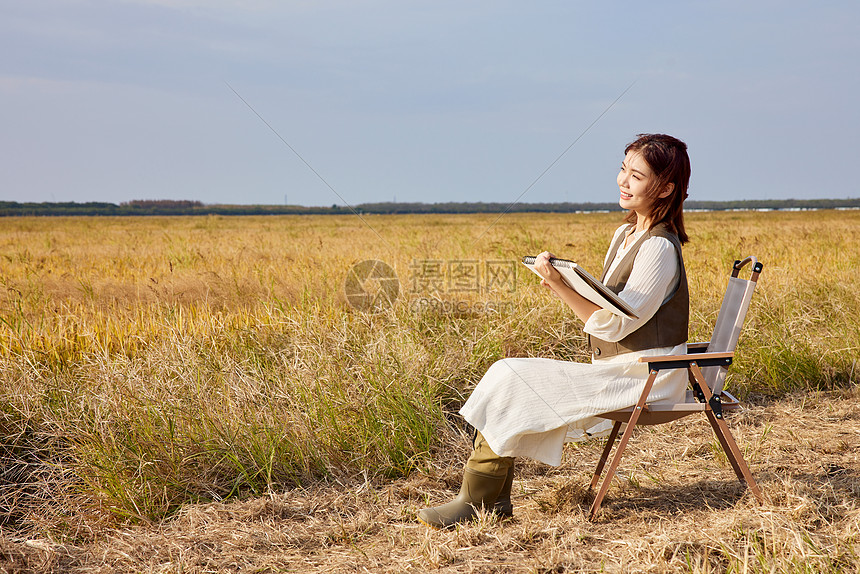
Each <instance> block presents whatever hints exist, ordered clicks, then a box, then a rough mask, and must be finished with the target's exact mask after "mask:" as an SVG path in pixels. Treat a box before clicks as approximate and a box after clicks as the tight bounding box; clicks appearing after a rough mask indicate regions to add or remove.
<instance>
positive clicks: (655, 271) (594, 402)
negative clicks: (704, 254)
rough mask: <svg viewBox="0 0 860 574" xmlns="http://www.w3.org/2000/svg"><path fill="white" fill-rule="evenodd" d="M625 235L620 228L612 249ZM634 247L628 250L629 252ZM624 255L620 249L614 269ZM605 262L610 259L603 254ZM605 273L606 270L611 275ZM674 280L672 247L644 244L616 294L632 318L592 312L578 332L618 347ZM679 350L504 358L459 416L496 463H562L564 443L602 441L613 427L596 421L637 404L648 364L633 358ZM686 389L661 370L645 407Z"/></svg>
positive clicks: (681, 378) (678, 397)
mask: <svg viewBox="0 0 860 574" xmlns="http://www.w3.org/2000/svg"><path fill="white" fill-rule="evenodd" d="M626 228H627V226H626V225H623V226H621V227H619V228H618V230H616V232H615V236H614V237H613V242H614V241H615V239H616V238H618V236H619V234H621V233H623V232H624V230H625V229H626ZM633 243H635V240H634V241H631V242H630V244H631V245H633ZM626 252H627V250H626V249H625V248H623V247H621V248H619V250H618V253H617V256H616V258H615V260H614V261H612V262H609V261H605V262H604V265H606V264H610V265H612V267H613V268H614V266H615V265H617V264H618V263H619V262H620V261H621V259H622V258H623V257H624V254H625V253H626ZM607 257H608V254H607ZM610 272H611V269H610ZM679 277H680V268H679V265H678V257H677V255H676V253H675V248H674V246H673V245H672V243H671V242H670V241H669V240H667V239H665V238H662V237H650V238H648V239H646V240H645V241H644V242H643V243H642V245H641V247H640V248H639V252H638V253H637V254H636V259H635V260H634V263H633V269H632V271H631V273H630V277H629V279H628V280H627V284H626V285H625V287H624V289H623V290H622V291H621V292H620V293H619V297H621V298H622V299H623V300H624V301H626V302H627V303H628V304H630V306H631V307H633V308H634V309H636V312H637V314H638V315H639V318H638V319H628V318H621V317H619V316H617V315H613V314H612V313H610V312H609V311H606V310H603V309H600V310H598V311H595V312H594V313H593V314H592V315H591V317H590V318H589V319H588V321H587V322H586V323H585V326H584V328H583V330H584V331H585V332H586V333H589V334H591V335H594V336H597V337H599V338H601V339H603V340H606V341H620V340H621V339H623V338H624V337H626V336H627V335H629V334H630V333H632V332H633V331H635V330H636V329H638V328H639V327H640V326H642V325H643V324H645V323H646V322H647V321H648V320H649V319H650V318H651V317H652V316H653V315H654V313H656V312H657V309H659V308H660V306H661V305H662V304H663V303H664V302H665V300H666V298H667V297H668V296H671V294H672V293H673V292H674V290H675V287H676V285H677V283H678V279H679ZM686 347H687V345H686V343H682V344H681V345H678V346H677V347H662V348H656V349H647V350H644V351H636V352H632V353H623V354H620V355H615V356H613V357H609V358H606V359H597V358H594V357H592V363H591V364H589V363H574V362H569V361H557V360H554V359H541V358H536V359H530V358H522V359H518V358H515V359H502V360H500V361H497V362H495V363H493V365H492V366H491V367H490V368H489V369H488V370H487V372H486V374H485V375H484V377H483V378H482V379H481V381H480V382H479V383H478V385H477V387H475V390H474V391H473V392H472V395H471V396H470V397H469V400H468V401H466V404H465V405H463V408H462V409H460V414H462V415H463V417H465V419H466V420H467V421H468V422H469V424H471V425H472V426H474V427H475V428H477V429H478V430H479V431H481V434H482V435H484V438H486V439H487V443H488V444H489V445H490V448H492V449H493V451H494V452H495V453H496V454H498V455H499V456H527V457H529V458H533V459H535V460H539V461H541V462H545V463H547V464H551V465H553V466H558V465H559V464H561V452H562V446H563V445H564V443H565V442H572V441H579V440H584V439H587V438H590V437H593V436H601V435H604V434H607V433H608V432H609V430H610V429H611V428H612V421H608V420H606V419H601V418H599V417H596V416H595V415H598V414H600V413H606V412H610V411H614V410H617V409H622V408H626V407H629V406H632V405H635V404H636V402H637V401H638V400H639V396H640V395H641V394H642V388H643V387H644V385H645V380H646V379H647V378H648V365H647V363H639V362H638V359H639V357H644V356H653V355H668V354H684V353H686V350H687V349H686ZM686 387H687V375H686V372H685V371H683V370H680V369H679V370H671V371H669V370H667V371H661V372H660V373H659V374H658V376H657V379H656V380H655V381H654V386H653V388H652V389H651V394H650V395H649V403H658V402H663V401H668V402H682V401H683V400H684V393H685V390H686Z"/></svg>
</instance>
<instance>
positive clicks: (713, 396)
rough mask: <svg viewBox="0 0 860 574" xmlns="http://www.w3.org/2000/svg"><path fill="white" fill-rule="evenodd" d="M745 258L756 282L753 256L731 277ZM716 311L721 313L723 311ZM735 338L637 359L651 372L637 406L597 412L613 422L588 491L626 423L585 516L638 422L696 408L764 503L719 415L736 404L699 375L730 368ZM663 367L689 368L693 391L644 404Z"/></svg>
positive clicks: (596, 501) (743, 480)
mask: <svg viewBox="0 0 860 574" xmlns="http://www.w3.org/2000/svg"><path fill="white" fill-rule="evenodd" d="M749 262H753V269H752V275H751V277H750V281H751V282H752V283H755V282H756V281H757V280H758V276H759V274H760V273H761V270H762V267H763V266H762V264H761V263H759V262H758V261H756V259H755V258H754V257H747V258H746V259H744V260H743V261H735V263H734V265H733V266H732V277H734V278H737V277H738V273H739V272H740V269H741V268H742V267H743V266H744V265H746V264H747V263H749ZM753 288H754V286H753ZM751 295H752V293H751V292H750V296H751ZM720 313H721V315H722V313H723V311H722V309H721V311H720ZM742 313H743V314H745V313H746V308H745V307H744V308H743V310H742ZM740 321H741V322H742V321H743V317H742V316H741V317H740ZM718 323H719V320H718ZM736 336H737V335H735V337H736ZM712 340H713V339H712ZM736 342H737V341H736V338H735V340H734V343H732V344H731V345H730V346H731V347H732V348H731V350H725V351H716V352H711V351H709V349H708V347H709V346H710V343H690V344H688V345H687V354H686V355H666V356H662V357H660V356H658V357H642V358H640V359H639V362H641V363H648V371H649V376H648V379H647V381H646V382H645V387H644V388H643V389H642V394H641V395H640V396H639V400H638V402H637V403H636V405H635V406H633V407H630V408H627V409H621V410H618V411H613V412H611V413H605V414H602V415H599V416H600V417H602V418H606V419H610V420H614V421H615V424H614V425H613V427H612V432H611V433H610V434H609V438H608V440H607V441H606V447H605V448H604V449H603V454H602V455H601V457H600V461H599V462H598V463H597V468H596V469H595V471H594V475H593V476H592V478H591V485H590V486H589V490H593V489H594V487H595V486H597V484H598V482H599V481H600V475H601V473H602V472H603V467H604V466H605V465H606V461H607V460H609V454H610V452H611V451H612V446H613V444H614V443H615V440H616V439H617V438H618V433H619V432H620V430H621V425H622V423H627V428H626V429H625V430H624V433H623V434H622V436H621V442H620V443H619V444H618V448H617V449H616V452H615V456H614V457H613V459H612V463H611V464H610V465H609V468H608V470H607V471H606V476H605V477H604V479H603V482H602V483H601V485H600V489H599V490H598V491H597V494H596V495H595V498H594V502H593V503H592V504H591V509H590V511H589V520H594V519H595V517H596V516H597V512H598V510H599V509H600V505H601V503H602V502H603V497H604V496H605V495H606V492H607V490H609V484H610V482H611V481H612V478H613V477H614V476H615V472H616V471H617V470H618V465H619V463H620V462H621V456H622V455H623V454H624V450H625V449H626V448H627V443H628V442H629V441H630V437H631V435H632V434H633V429H634V427H635V426H636V425H637V424H639V425H657V424H663V423H667V422H671V421H673V420H677V419H679V418H682V417H685V416H688V415H692V414H694V413H697V412H701V413H704V414H705V416H706V417H707V418H708V421H709V422H710V423H711V427H712V428H713V430H714V434H715V435H717V440H719V442H720V445H721V446H722V447H723V451H724V452H725V453H726V457H727V458H728V460H729V463H731V465H732V469H734V471H735V474H736V475H737V477H738V480H740V481H741V483H745V484H746V485H747V487H748V488H749V489H750V491H751V492H752V493H753V495H755V497H756V499H758V501H759V502H760V503H761V502H764V498H763V496H762V493H761V490H759V487H758V485H757V484H756V481H755V479H754V478H753V476H752V473H751V472H750V470H749V467H748V466H747V463H746V461H744V458H743V455H742V454H741V451H740V449H739V448H738V445H737V443H736V442H735V439H734V437H733V436H732V433H731V431H729V427H728V425H726V421H725V420H724V418H723V414H724V413H725V412H727V411H732V410H737V409H739V408H740V403H739V401H738V400H737V399H736V398H734V397H733V396H732V395H730V394H729V393H728V392H726V391H724V390H722V383H720V382H718V383H717V385H715V386H714V387H712V386H711V385H709V384H708V381H707V380H706V378H705V375H704V374H703V373H702V368H703V367H720V368H723V369H728V367H729V365H731V364H732V360H733V358H734V345H735V344H736ZM665 369H686V370H687V378H688V380H689V383H690V387H691V390H689V391H687V400H686V402H684V403H678V404H670V405H648V395H649V394H650V392H651V387H652V386H653V385H654V380H655V379H656V378H657V374H658V373H659V372H660V371H662V370H665ZM717 387H719V388H717Z"/></svg>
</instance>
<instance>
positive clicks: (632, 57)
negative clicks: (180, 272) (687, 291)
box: [0, 0, 860, 205]
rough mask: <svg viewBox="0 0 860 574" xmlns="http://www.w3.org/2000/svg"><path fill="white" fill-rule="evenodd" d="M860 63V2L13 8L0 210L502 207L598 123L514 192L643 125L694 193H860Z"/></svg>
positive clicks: (537, 196) (226, 1)
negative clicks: (34, 205) (678, 157)
mask: <svg viewBox="0 0 860 574" xmlns="http://www.w3.org/2000/svg"><path fill="white" fill-rule="evenodd" d="M813 4H814V5H813ZM858 55H860V4H858V3H856V2H848V1H844V2H818V3H811V2H770V1H762V2H698V1H690V2H665V1H660V0H657V1H654V2H636V3H632V2H615V3H598V2H580V1H567V2H561V1H553V2H550V1H543V0H536V1H533V2H528V3H526V2H510V1H506V0H500V1H495V2H488V1H473V2H468V1H459V2H454V1H448V0H439V1H432V2H430V1H414V2H413V1H406V0H401V1H399V2H392V1H389V0H366V1H365V0H355V1H350V2H346V1H318V2H305V1H296V2H275V1H267V0H209V1H203V0H199V1H198V0H153V1H147V0H114V1H100V0H65V1H58V0H28V1H27V2H20V1H11V0H0V101H2V103H3V106H2V111H0V114H2V116H0V117H2V129H0V154H2V158H3V159H2V161H0V199H3V200H12V201H109V202H115V203H119V202H122V201H128V200H132V199H194V200H200V201H202V202H204V203H242V204H248V203H260V204H283V203H284V202H285V201H287V202H288V203H290V204H300V205H331V204H335V203H336V204H343V203H344V202H346V203H350V204H357V203H363V202H372V201H391V200H393V199H395V198H396V200H397V201H403V202H405V201H425V202H437V201H485V202H486V201H500V202H509V201H513V200H515V199H516V198H517V197H519V196H520V195H521V194H522V193H523V192H524V191H525V190H526V189H527V188H528V187H529V185H530V184H532V182H534V180H535V179H536V178H537V177H538V176H539V175H540V174H541V173H542V172H543V171H544V170H545V169H546V168H547V167H548V166H549V165H550V164H551V163H552V162H553V161H554V160H555V159H556V158H557V157H558V156H559V154H561V153H562V152H563V151H564V150H565V149H566V148H567V147H568V146H570V144H571V143H573V142H574V141H575V140H576V139H577V137H579V136H580V135H582V134H583V132H584V131H585V130H586V129H587V128H588V126H589V125H590V124H592V122H594V121H595V120H596V119H597V118H598V117H600V116H601V114H603V113H604V112H606V113H605V114H604V115H603V116H602V117H600V119H599V121H597V123H595V124H594V125H593V127H591V128H590V129H589V130H588V131H587V133H585V134H584V135H582V137H581V139H579V141H577V143H576V144H575V145H574V146H573V147H572V148H570V150H569V151H568V152H567V153H566V154H565V155H564V157H562V158H561V159H560V160H559V161H558V162H557V163H556V164H555V165H554V166H553V167H552V169H550V170H549V171H548V172H547V173H546V175H544V176H543V177H542V178H541V179H540V181H538V182H537V183H536V184H535V185H534V186H533V187H532V188H531V189H529V191H528V192H527V193H525V195H522V197H521V201H526V202H556V201H616V199H617V188H616V186H615V175H616V172H617V168H618V165H619V164H620V161H621V159H622V155H623V154H622V151H623V147H624V145H625V144H626V143H627V142H628V141H630V140H631V139H632V138H633V137H634V136H635V134H637V133H640V132H666V133H670V134H673V135H675V136H677V137H680V138H682V139H684V140H685V141H687V143H688V145H689V149H690V156H691V159H692V164H693V177H692V182H691V188H690V195H691V198H693V199H702V200H720V199H759V198H767V199H779V198H822V197H825V198H844V197H858V196H860V189H858V184H857V180H856V178H853V177H851V174H852V172H853V168H852V166H853V165H854V164H855V162H856V158H857V155H858V145H857V143H856V142H857V138H858V131H860V113H858V102H860V70H859V69H858V67H860V66H858V63H857V56H858ZM228 84H229V86H232V88H233V89H235V90H236V92H238V93H239V94H240V95H241V96H242V98H244V99H245V100H246V101H247V102H248V104H250V105H251V106H252V107H253V109H254V110H256V112H257V113H258V114H259V115H260V116H262V117H263V118H264V119H265V121H266V122H268V124H269V125H270V126H271V127H272V128H274V130H276V131H277V133H278V134H279V135H280V136H281V137H282V138H283V139H284V140H285V141H286V142H288V143H289V144H290V145H291V146H292V147H293V148H294V149H295V150H296V151H297V152H298V153H299V154H300V155H301V156H302V157H303V158H304V160H305V161H307V163H308V164H310V165H311V166H313V168H314V169H315V170H316V171H317V172H318V173H319V174H320V175H321V176H322V177H323V178H324V179H325V181H326V182H328V184H329V185H330V186H331V187H332V188H333V189H334V190H335V191H334V192H333V191H332V190H331V189H330V188H329V187H328V186H326V184H325V183H323V182H322V181H320V179H318V178H317V176H316V175H314V173H313V172H312V171H311V170H310V169H308V167H307V166H306V165H305V164H304V163H303V162H302V160H300V159H299V158H298V157H296V155H294V153H293V152H292V151H291V150H290V149H289V148H288V147H287V146H286V145H284V143H283V142H282V141H281V140H279V139H278V137H277V136H276V135H275V134H274V133H273V132H272V131H271V130H270V129H269V128H268V127H267V126H266V124H264V123H263V122H262V121H261V120H260V119H259V118H258V117H257V115H255V114H254V112H253V111H251V110H250V109H249V108H248V107H247V106H246V105H245V104H244V103H243V102H242V100H241V99H239V98H238V97H237V96H236V94H234V93H233V91H232V90H231V89H230V87H229V86H228ZM631 84H633V86H632V87H631V88H630V89H629V91H627V92H626V93H625V94H624V96H623V97H622V98H621V99H620V100H618V102H617V103H615V104H614V105H611V104H612V102H613V101H614V100H615V99H616V98H618V96H619V95H620V94H622V93H623V92H624V91H625V90H626V89H627V88H628V87H629V86H631ZM610 106H611V107H610ZM607 108H609V109H608V111H606V110H607Z"/></svg>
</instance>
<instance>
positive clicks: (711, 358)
mask: <svg viewBox="0 0 860 574" xmlns="http://www.w3.org/2000/svg"><path fill="white" fill-rule="evenodd" d="M734 356H735V354H734V352H727V353H696V354H693V355H689V354H688V355H660V356H656V357H639V362H640V363H648V370H649V371H660V370H663V369H686V368H687V367H689V366H690V363H696V364H698V365H699V366H700V367H715V366H720V367H727V366H728V365H731V364H732V359H733V358H734Z"/></svg>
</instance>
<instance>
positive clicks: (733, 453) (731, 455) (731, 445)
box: [705, 411, 764, 503]
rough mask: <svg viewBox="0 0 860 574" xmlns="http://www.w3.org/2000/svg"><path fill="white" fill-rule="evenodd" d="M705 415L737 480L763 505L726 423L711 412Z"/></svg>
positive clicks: (762, 498)
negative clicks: (744, 484)
mask: <svg viewBox="0 0 860 574" xmlns="http://www.w3.org/2000/svg"><path fill="white" fill-rule="evenodd" d="M705 414H707V415H708V420H709V421H710V422H711V427H713V429H714V434H715V435H717V440H719V441H720V445H721V446H722V447H723V452H725V453H726V457H727V458H728V459H729V462H730V463H731V465H732V468H733V469H734V471H735V474H736V475H737V477H738V480H739V481H741V482H743V483H746V485H747V488H749V489H750V490H751V491H752V493H753V495H755V497H756V499H757V500H758V501H759V503H764V497H763V496H762V493H761V490H759V487H758V484H757V483H756V481H755V478H753V475H752V473H751V472H750V469H749V466H747V463H746V461H745V460H744V457H743V454H741V451H740V449H739V448H738V444H737V443H736V442H735V439H734V437H733V436H732V433H731V431H730V430H729V427H728V425H727V424H726V421H725V420H723V419H718V418H717V417H716V415H715V414H714V413H713V412H712V411H705Z"/></svg>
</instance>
